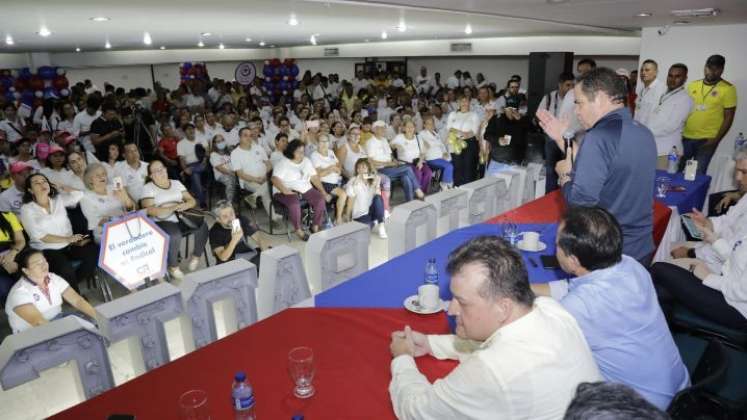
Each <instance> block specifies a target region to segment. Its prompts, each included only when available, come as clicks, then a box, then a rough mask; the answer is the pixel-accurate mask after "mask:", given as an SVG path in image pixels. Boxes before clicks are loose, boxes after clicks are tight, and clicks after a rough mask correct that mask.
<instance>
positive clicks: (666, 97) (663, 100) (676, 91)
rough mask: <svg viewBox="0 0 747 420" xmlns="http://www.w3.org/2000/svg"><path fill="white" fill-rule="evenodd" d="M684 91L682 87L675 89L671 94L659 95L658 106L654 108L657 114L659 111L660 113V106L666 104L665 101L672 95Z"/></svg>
mask: <svg viewBox="0 0 747 420" xmlns="http://www.w3.org/2000/svg"><path fill="white" fill-rule="evenodd" d="M684 89H685V87H684V86H680V87H678V88H677V89H675V90H673V91H671V92H667V93H665V94H663V95H661V98H659V106H658V107H656V112H657V113H658V112H659V111H661V106H662V105H663V104H664V102H666V101H667V100H669V99H670V98H672V97H673V96H674V95H676V94H677V93H679V92H681V91H682V90H684Z"/></svg>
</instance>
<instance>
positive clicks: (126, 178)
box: [114, 160, 148, 204]
mask: <svg viewBox="0 0 747 420" xmlns="http://www.w3.org/2000/svg"><path fill="white" fill-rule="evenodd" d="M114 176H118V177H120V178H122V183H123V184H124V186H125V188H126V189H127V193H128V194H129V195H130V197H132V199H133V200H135V202H136V203H138V204H139V203H140V199H141V198H143V186H144V185H145V178H146V177H147V176H148V164H147V163H145V162H143V161H140V166H139V167H138V168H137V169H135V168H133V167H132V166H130V164H129V163H127V161H124V160H123V161H120V162H117V163H116V164H115V165H114Z"/></svg>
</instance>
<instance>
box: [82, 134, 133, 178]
mask: <svg viewBox="0 0 747 420" xmlns="http://www.w3.org/2000/svg"><path fill="white" fill-rule="evenodd" d="M122 160H123V158H122V150H121V149H120V146H119V145H118V144H115V143H112V144H110V145H109V148H108V150H107V154H106V162H101V164H102V165H104V169H106V176H108V177H109V179H110V180H113V179H114V168H115V167H116V166H117V163H119V162H121V161H122ZM83 183H84V184H85V172H84V173H83Z"/></svg>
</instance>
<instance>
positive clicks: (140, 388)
mask: <svg viewBox="0 0 747 420" xmlns="http://www.w3.org/2000/svg"><path fill="white" fill-rule="evenodd" d="M406 324H409V325H410V326H411V327H412V328H413V329H416V330H419V331H423V332H426V333H430V334H443V333H447V332H448V326H447V322H446V316H445V314H444V313H443V312H442V313H440V314H436V315H430V316H418V315H415V314H411V313H409V312H407V311H405V310H404V309H289V310H286V311H283V312H280V313H278V314H277V315H275V316H272V317H270V318H268V319H266V320H264V321H262V322H259V323H257V324H255V325H253V326H251V327H249V328H246V329H244V330H242V331H239V332H237V333H235V334H232V335H230V336H228V337H225V338H224V339H222V340H219V341H217V342H216V343H213V344H211V345H209V346H207V347H205V348H203V349H200V350H199V351H195V352H192V353H189V354H187V355H185V356H184V357H181V358H179V359H177V360H175V361H173V362H171V363H169V364H167V365H165V366H162V367H160V368H158V369H155V370H153V371H151V372H148V373H146V374H144V375H141V376H139V377H137V378H135V379H133V380H131V381H129V382H127V383H125V384H123V385H121V386H119V387H117V388H115V389H112V390H110V391H108V392H105V393H104V394H102V395H99V396H98V397H95V398H93V399H91V400H89V401H86V402H84V403H81V404H79V405H77V406H75V407H72V408H70V409H68V410H66V411H64V412H62V413H59V414H58V415H56V416H54V417H52V418H53V419H76V420H82V419H91V420H94V419H95V420H99V419H101V420H103V419H106V418H107V416H108V415H110V414H112V413H119V414H122V413H127V414H133V415H135V417H136V418H137V419H138V420H149V419H159V420H161V419H176V418H177V417H178V409H177V400H178V398H179V396H180V395H181V394H182V393H183V392H185V391H187V390H190V389H202V390H205V391H207V393H208V405H209V406H210V411H211V414H212V418H213V419H214V420H222V419H229V418H232V417H231V416H232V411H231V406H230V395H231V381H232V379H233V375H234V373H235V372H236V371H238V370H244V371H246V373H247V377H248V379H249V381H250V382H251V383H252V385H253V386H254V387H255V395H256V398H257V417H258V418H259V419H262V420H264V419H271V420H286V419H290V418H291V416H292V415H294V414H296V413H303V414H304V415H305V417H306V418H307V419H352V418H366V419H390V418H394V412H393V410H392V405H391V402H390V399H389V392H388V386H389V381H390V380H391V375H390V370H389V363H390V361H391V357H390V353H389V341H390V340H389V337H390V334H391V332H392V331H394V330H398V329H402V328H403V327H404V326H405V325H406ZM299 345H307V346H310V347H312V348H313V349H314V352H315V358H316V366H317V370H316V376H315V378H314V386H315V387H316V395H315V396H314V397H312V398H310V399H308V400H304V401H302V400H299V399H297V398H295V397H293V396H292V394H291V391H292V388H293V384H292V382H291V379H290V377H289V376H288V370H287V355H288V351H289V350H290V349H291V348H293V347H295V346H299ZM418 365H419V367H420V369H421V371H422V372H424V373H425V374H426V376H427V377H428V379H429V380H431V381H434V380H435V379H436V378H440V377H444V376H446V374H448V372H450V371H451V370H452V369H453V368H454V366H456V362H452V361H439V360H436V359H434V358H432V357H430V356H428V357H421V358H419V359H418Z"/></svg>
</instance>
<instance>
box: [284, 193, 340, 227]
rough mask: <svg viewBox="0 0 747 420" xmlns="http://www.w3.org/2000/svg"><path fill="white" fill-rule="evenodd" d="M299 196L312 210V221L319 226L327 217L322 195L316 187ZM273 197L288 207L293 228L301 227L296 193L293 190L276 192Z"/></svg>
mask: <svg viewBox="0 0 747 420" xmlns="http://www.w3.org/2000/svg"><path fill="white" fill-rule="evenodd" d="M301 196H303V198H304V199H305V200H306V202H307V203H309V205H310V206H311V209H312V210H313V212H314V217H313V222H312V223H313V224H314V226H316V227H321V226H322V222H323V221H324V219H325V218H326V217H327V203H326V202H325V201H324V196H323V195H322V193H320V192H319V190H317V189H316V188H311V189H309V190H308V191H306V192H305V193H303V194H301ZM274 197H275V200H277V201H279V202H280V203H281V204H282V205H283V206H285V208H286V209H288V219H290V221H291V223H292V224H293V228H294V229H295V230H299V229H301V201H300V200H299V199H298V194H297V193H295V192H294V193H292V194H283V193H276V194H275V196H274Z"/></svg>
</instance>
